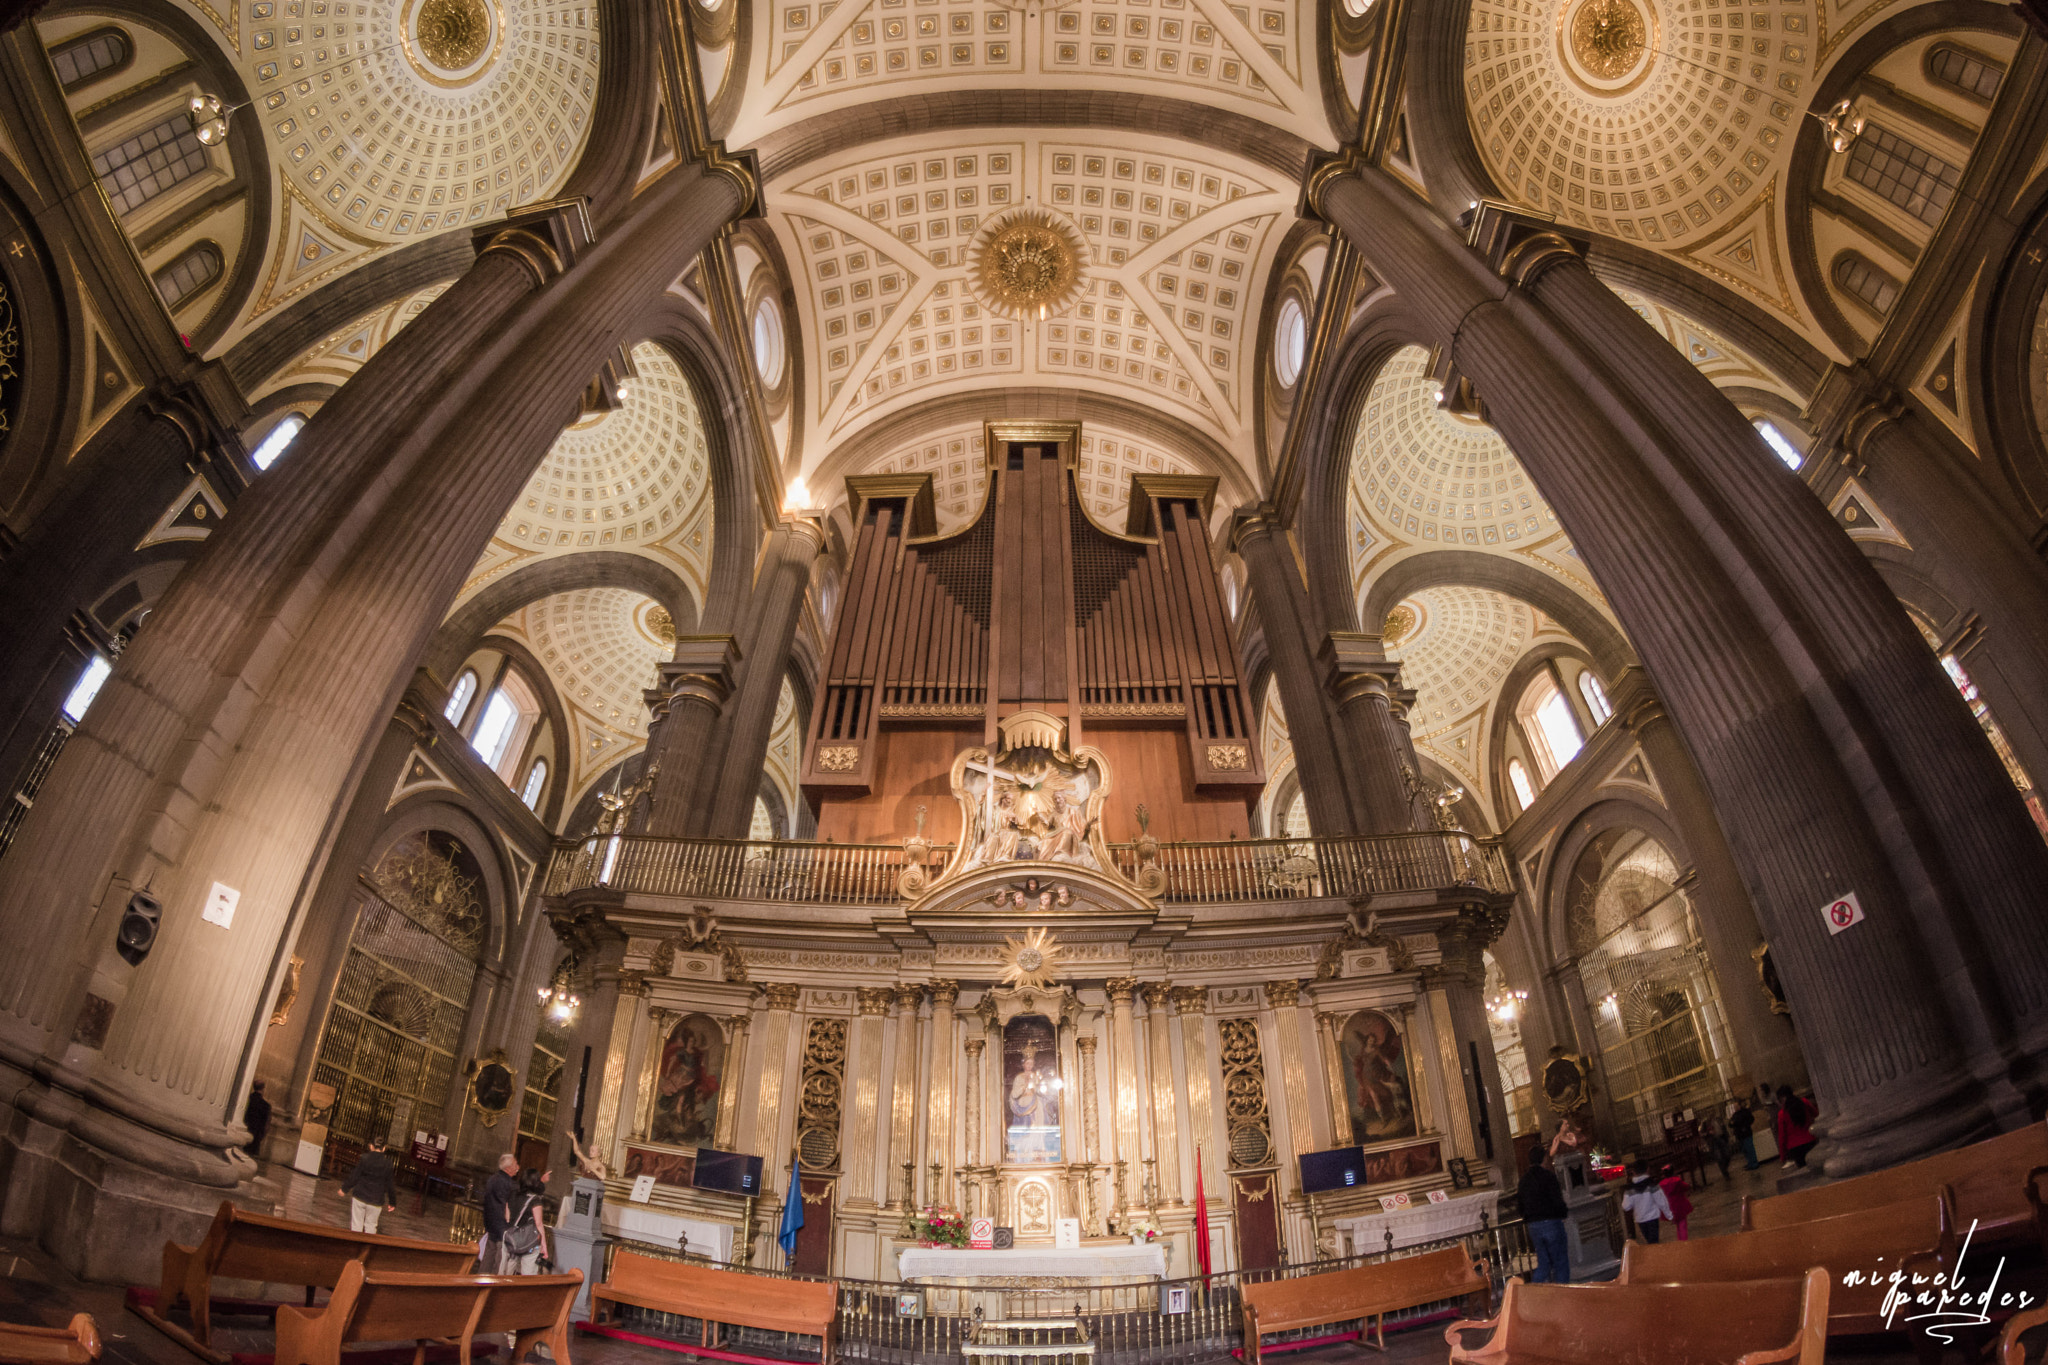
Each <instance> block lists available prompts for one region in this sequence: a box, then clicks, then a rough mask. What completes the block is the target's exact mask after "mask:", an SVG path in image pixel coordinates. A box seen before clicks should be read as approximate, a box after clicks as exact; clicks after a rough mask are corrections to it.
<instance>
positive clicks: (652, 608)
mask: <svg viewBox="0 0 2048 1365" xmlns="http://www.w3.org/2000/svg"><path fill="white" fill-rule="evenodd" d="M639 625H640V633H641V634H642V635H645V636H646V637H647V638H648V639H650V640H652V641H654V643H656V644H658V645H660V646H662V647H663V648H664V649H674V648H675V644H676V623H675V620H674V618H673V617H671V616H670V615H669V614H668V608H667V607H664V606H663V605H661V603H659V602H649V603H648V604H647V605H646V607H645V608H643V609H642V611H641V613H640V622H639Z"/></svg>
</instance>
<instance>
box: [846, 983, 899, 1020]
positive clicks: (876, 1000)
mask: <svg viewBox="0 0 2048 1365" xmlns="http://www.w3.org/2000/svg"><path fill="white" fill-rule="evenodd" d="M853 993H854V995H855V997H856V998H858V999H859V1001H860V1012H861V1013H862V1014H887V1013H888V1012H889V997H890V996H891V995H893V994H894V992H893V991H891V990H890V989H889V988H888V987H887V986H857V987H855V988H854V992H853Z"/></svg>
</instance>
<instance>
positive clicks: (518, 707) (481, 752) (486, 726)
mask: <svg viewBox="0 0 2048 1365" xmlns="http://www.w3.org/2000/svg"><path fill="white" fill-rule="evenodd" d="M539 718H540V701H539V700H538V699H537V698H536V697H535V696H534V695H533V689H532V688H530V687H528V686H527V685H526V680H525V679H523V678H521V677H520V676H519V675H518V674H517V673H507V674H506V675H505V681H504V682H502V683H500V684H499V685H498V690H497V691H495V692H493V693H491V699H490V700H489V701H487V702H485V703H484V714H483V718H482V719H480V720H478V721H477V723H476V729H475V730H473V731H471V732H470V736H469V747H470V748H472V749H475V750H476V752H477V757H479V758H481V759H482V760H483V761H484V764H485V766H487V767H489V768H490V769H491V771H493V772H495V773H497V774H498V776H499V777H500V778H502V779H504V781H505V784H506V785H507V786H510V785H511V784H512V770H513V765H514V764H516V763H517V762H518V760H519V751H520V750H521V749H522V748H523V747H524V746H525V744H526V737H527V735H528V734H530V733H531V732H532V730H533V723H534V722H535V721H536V720H538V719H539Z"/></svg>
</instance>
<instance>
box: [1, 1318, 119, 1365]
mask: <svg viewBox="0 0 2048 1365" xmlns="http://www.w3.org/2000/svg"><path fill="white" fill-rule="evenodd" d="M99 1358H100V1329H99V1324H97V1323H95V1322H94V1321H93V1320H92V1314H90V1313H77V1314H74V1315H73V1316H72V1319H71V1323H70V1325H69V1326H67V1327H17V1326H15V1325H14V1324H13V1323H11V1322H0V1365H86V1363H87V1362H88V1361H93V1360H98V1359H99Z"/></svg>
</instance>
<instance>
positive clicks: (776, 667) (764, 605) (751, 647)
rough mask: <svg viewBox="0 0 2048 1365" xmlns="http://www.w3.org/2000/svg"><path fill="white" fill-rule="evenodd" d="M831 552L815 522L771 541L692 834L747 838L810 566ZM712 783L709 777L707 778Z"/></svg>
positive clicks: (794, 522) (805, 520) (803, 520)
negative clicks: (826, 550) (735, 687)
mask: <svg viewBox="0 0 2048 1365" xmlns="http://www.w3.org/2000/svg"><path fill="white" fill-rule="evenodd" d="M824 545H825V526H824V523H823V521H821V520H819V519H818V518H817V517H814V516H786V517H784V518H783V521H782V525H781V526H779V527H777V528H776V531H775V534H774V535H772V536H770V537H769V538H768V544H767V547H766V548H765V549H764V550H763V551H762V554H761V564H760V568H759V570H758V572H756V574H755V576H754V593H753V597H752V598H751V599H750V601H749V605H748V611H747V619H748V625H747V628H746V630H745V633H744V636H743V639H744V648H745V651H746V657H745V658H744V659H743V660H742V662H741V664H740V678H739V687H738V690H737V692H736V693H735V694H734V696H733V699H732V701H731V703H730V704H729V705H728V706H727V707H726V715H725V721H724V723H723V724H722V725H720V726H719V733H718V743H717V746H716V747H715V748H714V751H713V752H714V753H715V754H716V755H717V760H716V761H717V767H716V768H715V770H713V771H715V772H716V774H717V778H716V785H715V787H710V786H705V787H700V791H701V792H702V799H701V800H700V801H699V803H698V808H699V816H698V819H697V822H696V823H695V824H694V825H693V827H692V828H691V829H690V831H689V832H690V833H692V834H708V835H710V836H712V837H714V838H720V839H744V838H745V837H746V835H747V829H748V827H749V826H750V825H751V824H752V823H753V819H754V797H755V795H756V794H757V793H758V792H759V791H760V790H761V770H762V767H763V765H764V764H766V762H767V760H768V736H769V732H770V730H772V729H773V727H774V724H775V704H776V702H777V701H778V700H779V699H780V698H781V696H782V679H783V675H784V674H785V673H786V672H787V670H788V667H789V647H790V645H791V643H792V642H793V641H794V640H795V639H796V628H797V623H798V622H799V621H800V620H801V619H802V618H803V609H804V594H805V592H806V591H807V590H808V589H809V587H810V584H811V564H812V562H813V561H815V560H816V559H817V557H818V551H819V550H821V549H823V548H824ZM707 776H708V774H707Z"/></svg>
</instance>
